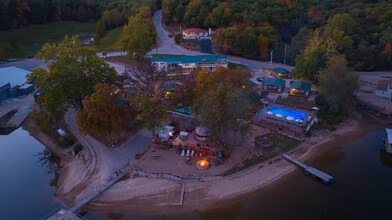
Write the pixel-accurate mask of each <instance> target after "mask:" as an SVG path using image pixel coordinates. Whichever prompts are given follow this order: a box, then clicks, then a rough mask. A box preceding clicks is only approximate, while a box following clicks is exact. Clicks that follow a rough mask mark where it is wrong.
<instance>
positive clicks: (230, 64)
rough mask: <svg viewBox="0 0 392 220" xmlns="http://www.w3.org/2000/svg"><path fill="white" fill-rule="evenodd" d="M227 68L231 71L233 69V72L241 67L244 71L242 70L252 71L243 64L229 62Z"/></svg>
mask: <svg viewBox="0 0 392 220" xmlns="http://www.w3.org/2000/svg"><path fill="white" fill-rule="evenodd" d="M227 66H228V67H229V69H231V70H234V69H237V67H239V68H240V69H242V70H245V71H250V69H249V68H248V67H247V66H245V65H243V64H238V63H232V62H229V64H228V65H227Z"/></svg>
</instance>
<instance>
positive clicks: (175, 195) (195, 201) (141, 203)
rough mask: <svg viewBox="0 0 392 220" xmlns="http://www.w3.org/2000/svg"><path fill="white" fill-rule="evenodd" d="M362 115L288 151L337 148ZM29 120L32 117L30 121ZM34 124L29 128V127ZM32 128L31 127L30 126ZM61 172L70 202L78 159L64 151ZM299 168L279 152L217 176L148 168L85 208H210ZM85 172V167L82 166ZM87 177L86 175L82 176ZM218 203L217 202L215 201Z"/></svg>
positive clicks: (312, 153) (311, 154)
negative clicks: (71, 178)
mask: <svg viewBox="0 0 392 220" xmlns="http://www.w3.org/2000/svg"><path fill="white" fill-rule="evenodd" d="M358 117H360V116H358V115H357V116H356V117H355V118H351V119H348V120H347V121H345V122H343V123H341V124H339V125H337V126H336V130H335V131H329V130H325V131H319V132H317V133H316V134H315V135H313V136H312V137H311V138H308V139H307V140H305V141H304V142H303V143H301V144H300V145H299V146H298V147H296V148H295V149H293V150H291V151H290V152H289V154H290V155H291V156H292V157H294V158H296V159H298V160H299V161H301V162H305V163H306V162H307V161H309V160H312V159H313V158H315V157H316V156H317V155H319V154H322V153H323V152H326V151H328V150H329V148H333V146H331V145H328V144H327V143H331V142H333V141H334V140H335V139H336V138H339V137H343V136H344V137H346V138H345V139H347V140H349V139H353V138H357V137H358V136H360V135H362V133H363V134H364V132H361V129H358V128H359V127H360V124H361V123H362V122H361V120H360V118H358ZM26 123H27V124H29V123H31V121H27V122H26ZM31 128H34V127H32V126H31V125H27V126H25V129H27V130H31ZM30 133H31V132H30ZM31 134H32V135H33V136H35V137H36V138H37V139H39V140H40V141H41V142H42V143H44V144H45V145H46V146H47V147H48V148H49V149H51V150H52V151H54V153H55V154H58V153H59V154H61V152H59V149H58V147H57V146H56V144H54V143H53V142H51V141H50V140H47V138H48V137H45V136H42V135H40V133H39V132H33V133H31ZM61 158H62V162H61V167H62V168H61V169H60V177H59V181H58V190H57V192H56V195H57V197H58V198H59V200H60V201H62V202H64V203H65V204H67V205H69V204H71V203H72V202H73V200H74V199H75V198H76V197H77V196H78V195H79V194H80V193H81V192H82V191H83V187H80V186H77V185H76V184H75V183H73V184H72V186H67V184H68V183H67V181H66V180H67V179H68V177H69V176H71V175H77V176H79V177H80V178H82V176H83V175H82V174H80V173H79V174H78V172H76V171H77V169H78V167H80V166H78V165H77V164H75V163H77V160H73V159H69V158H68V157H66V156H65V157H64V155H63V157H61ZM296 169H299V168H298V167H296V166H295V165H293V164H291V163H289V162H288V161H286V160H285V159H283V158H282V157H281V156H277V157H275V158H272V159H270V160H267V161H264V162H262V163H260V164H257V165H255V166H253V167H250V168H248V169H245V170H243V171H240V172H237V173H234V174H232V175H229V176H225V177H223V176H213V177H205V178H199V179H197V180H194V179H185V180H181V179H175V178H168V177H167V176H163V177H162V176H154V175H149V174H148V173H143V174H140V173H137V172H134V171H133V172H131V175H130V176H131V177H127V178H125V179H124V180H121V181H120V182H118V183H117V184H115V185H114V186H112V187H111V188H110V189H108V190H107V191H105V192H104V193H102V194H101V195H99V196H98V197H96V198H95V199H94V200H93V201H91V202H90V203H89V204H88V205H87V206H85V207H84V208H83V209H82V210H83V211H89V212H117V213H140V214H158V213H159V214H169V213H179V212H187V211H191V210H206V209H210V208H212V207H218V206H223V205H224V204H227V203H230V201H233V200H237V199H240V198H242V197H245V196H247V195H249V194H250V193H252V192H254V191H257V190H260V189H263V188H265V187H267V186H269V185H270V184H273V183H274V182H276V181H279V179H280V178H282V177H284V176H285V175H287V174H290V173H291V172H293V171H295V170H296ZM82 173H84V172H82ZM83 179H84V178H83ZM182 184H184V186H185V194H184V201H183V206H176V205H175V204H176V203H179V202H180V197H181V188H182ZM217 204H219V205H217Z"/></svg>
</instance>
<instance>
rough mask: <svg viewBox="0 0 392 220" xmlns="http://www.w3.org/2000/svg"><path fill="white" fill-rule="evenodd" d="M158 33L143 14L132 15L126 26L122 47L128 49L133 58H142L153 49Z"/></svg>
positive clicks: (130, 56)
mask: <svg viewBox="0 0 392 220" xmlns="http://www.w3.org/2000/svg"><path fill="white" fill-rule="evenodd" d="M156 35H157V33H156V30H155V26H154V24H153V23H152V22H150V21H148V20H145V19H143V18H142V17H141V16H132V17H130V18H129V21H128V25H125V26H124V31H123V35H122V38H121V43H122V48H123V49H124V50H126V51H127V53H128V57H129V58H130V59H131V60H133V59H136V60H140V59H142V58H143V57H144V56H145V55H146V53H147V52H148V51H150V50H151V48H152V45H153V44H154V41H155V37H156Z"/></svg>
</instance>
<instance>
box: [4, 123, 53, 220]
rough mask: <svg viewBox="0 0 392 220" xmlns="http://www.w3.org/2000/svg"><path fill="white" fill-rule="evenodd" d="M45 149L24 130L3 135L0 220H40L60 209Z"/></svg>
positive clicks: (51, 164) (51, 166) (51, 167)
mask: <svg viewBox="0 0 392 220" xmlns="http://www.w3.org/2000/svg"><path fill="white" fill-rule="evenodd" d="M45 150H46V147H45V146H44V145H42V144H41V143H40V142H38V141H37V140H35V139H34V138H33V137H31V136H30V135H29V133H28V132H27V131H25V130H23V129H22V128H19V129H17V130H15V131H14V132H12V133H11V134H9V135H0V198H1V199H0V219H40V218H42V217H44V216H45V215H46V214H48V213H49V212H51V211H52V210H53V209H55V208H57V207H58V206H59V203H58V202H57V201H56V199H55V197H54V193H55V191H56V188H55V187H53V186H50V183H51V181H52V180H53V178H54V177H55V175H54V174H53V173H52V172H51V170H54V168H55V166H56V164H55V163H49V160H47V159H45V158H50V153H49V152H48V151H45ZM48 153H49V154H48ZM40 158H41V159H40ZM48 172H49V173H48Z"/></svg>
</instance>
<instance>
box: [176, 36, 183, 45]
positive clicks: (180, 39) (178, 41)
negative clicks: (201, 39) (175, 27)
mask: <svg viewBox="0 0 392 220" xmlns="http://www.w3.org/2000/svg"><path fill="white" fill-rule="evenodd" d="M174 41H176V43H177V44H179V43H181V42H182V34H176V36H174Z"/></svg>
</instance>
